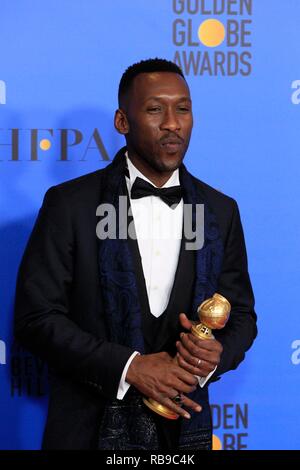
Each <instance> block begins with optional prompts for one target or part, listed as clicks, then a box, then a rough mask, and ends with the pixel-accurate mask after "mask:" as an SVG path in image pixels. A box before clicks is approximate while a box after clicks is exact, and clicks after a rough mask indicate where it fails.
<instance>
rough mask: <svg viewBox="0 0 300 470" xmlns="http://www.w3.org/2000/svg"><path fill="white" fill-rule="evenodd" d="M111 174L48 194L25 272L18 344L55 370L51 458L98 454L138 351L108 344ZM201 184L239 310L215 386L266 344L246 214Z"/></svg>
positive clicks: (47, 443)
mask: <svg viewBox="0 0 300 470" xmlns="http://www.w3.org/2000/svg"><path fill="white" fill-rule="evenodd" d="M125 150H126V149H122V150H121V151H120V152H121V153H122V154H124V152H125ZM120 152H119V154H120ZM106 174H107V169H106V168H105V169H103V170H98V171H96V172H93V173H90V174H87V175H84V176H81V177H79V178H76V179H74V180H71V181H68V182H65V183H63V184H60V185H57V186H55V187H52V188H50V189H49V190H48V191H47V193H46V195H45V198H44V201H43V205H42V207H41V209H40V211H39V215H38V218H37V221H36V223H35V226H34V229H33V231H32V234H31V236H30V239H29V242H28V245H27V247H26V250H25V253H24V256H23V259H22V262H21V266H20V269H19V275H18V280H17V289H16V299H15V322H14V329H15V336H16V338H17V339H18V341H19V342H20V343H21V344H22V345H23V346H24V347H25V348H27V349H28V350H30V351H31V352H32V353H34V354H37V355H38V356H39V357H41V358H43V359H44V360H45V361H47V363H48V366H49V371H50V374H49V381H50V397H49V410H48V418H47V424H46V428H45V433H44V441H43V447H44V448H45V449H46V448H50V449H51V448H52V449H53V448H54V449H60V448H61V449H92V448H95V447H96V446H97V437H98V429H99V423H100V421H101V416H102V413H103V409H104V406H105V403H106V400H107V399H111V398H115V397H116V395H117V390H118V385H119V381H120V377H121V375H122V371H123V368H124V366H125V364H126V362H127V360H128V359H129V357H130V355H131V354H132V352H133V350H132V349H130V348H128V347H125V346H122V345H119V344H113V343H111V342H109V341H108V331H107V325H106V324H105V318H104V315H103V309H104V304H103V299H102V293H101V287H100V284H99V264H98V263H99V261H98V243H97V237H96V225H97V223H98V221H99V218H97V217H96V208H97V207H98V205H99V204H100V202H101V201H100V196H99V195H100V189H101V184H102V182H103V181H105V178H106ZM197 184H198V185H200V186H201V190H202V192H203V193H204V194H205V197H206V200H207V203H208V204H209V205H210V207H211V208H212V210H213V211H214V213H215V216H216V218H217V222H218V224H219V230H220V234H221V237H222V241H223V245H224V259H223V266H222V273H221V275H220V278H219V285H218V292H219V293H221V294H222V295H224V296H225V297H226V298H228V299H229V300H230V302H231V305H232V311H231V317H230V320H229V322H228V324H227V326H226V327H225V328H224V329H223V330H220V331H218V332H217V335H216V336H217V339H218V340H219V341H220V342H221V343H222V345H223V347H224V351H223V354H222V358H221V363H220V365H219V366H218V369H217V371H216V372H215V374H214V380H215V379H216V378H217V377H218V376H220V375H221V374H223V373H224V372H226V371H228V370H230V369H234V368H236V367H237V366H238V364H239V363H240V362H241V361H242V360H243V359H244V355H245V351H246V350H247V349H249V347H250V346H251V344H252V342H253V339H254V338H255V336H256V315H255V312H254V297H253V292H252V288H251V283H250V279H249V275H248V268H247V255H246V249H245V243H244V236H243V230H242V226H241V221H240V216H239V211H238V206H237V204H236V202H235V201H234V200H233V199H232V198H230V197H228V196H226V195H224V194H222V193H220V192H219V191H217V190H215V189H213V188H212V187H210V186H208V185H207V184H205V183H203V182H202V181H199V180H197ZM100 262H101V260H100ZM178 313H179V312H178Z"/></svg>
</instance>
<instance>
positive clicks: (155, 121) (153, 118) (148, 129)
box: [124, 72, 193, 173]
mask: <svg viewBox="0 0 300 470" xmlns="http://www.w3.org/2000/svg"><path fill="white" fill-rule="evenodd" d="M124 111H125V113H126V116H127V121H128V125H129V130H128V133H126V141H127V146H128V150H129V154H130V155H132V156H133V157H134V158H135V159H138V160H139V161H141V160H143V164H146V165H147V166H149V167H151V169H152V170H154V171H156V172H159V173H162V172H170V171H174V170H175V169H176V168H178V167H179V165H180V164H181V162H182V160H183V158H184V155H185V152H186V150H187V148H188V145H189V141H190V136H191V131H192V126H193V116H192V103H191V98H190V92H189V88H188V86H187V84H186V82H185V80H184V79H183V78H182V77H181V76H180V75H178V74H176V73H171V72H154V73H141V74H139V75H138V76H137V77H135V79H134V82H133V84H132V88H131V90H130V92H129V97H128V103H127V106H126V109H125V110H124Z"/></svg>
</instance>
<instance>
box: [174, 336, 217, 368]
mask: <svg viewBox="0 0 300 470" xmlns="http://www.w3.org/2000/svg"><path fill="white" fill-rule="evenodd" d="M180 337H181V341H182V344H183V346H184V347H185V349H187V350H188V352H189V353H190V354H191V355H192V356H194V357H195V358H196V359H201V360H206V361H207V362H211V363H212V364H214V365H216V363H219V360H220V359H219V358H220V353H219V352H217V351H208V350H206V349H203V348H202V344H201V343H205V341H201V340H200V346H199V345H198V344H199V343H196V342H195V341H194V338H193V335H190V334H184V333H182V334H181V335H180ZM189 362H190V363H191V364H192V365H195V364H194V363H193V362H192V361H189Z"/></svg>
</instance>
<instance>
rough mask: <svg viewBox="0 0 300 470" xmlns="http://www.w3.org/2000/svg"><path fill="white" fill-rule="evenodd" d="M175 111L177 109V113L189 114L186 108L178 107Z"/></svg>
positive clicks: (188, 109)
mask: <svg viewBox="0 0 300 470" xmlns="http://www.w3.org/2000/svg"><path fill="white" fill-rule="evenodd" d="M177 109H178V111H180V112H181V113H189V112H190V108H189V107H187V106H179V107H178V108H177Z"/></svg>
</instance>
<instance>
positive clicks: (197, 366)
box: [176, 341, 219, 377]
mask: <svg viewBox="0 0 300 470" xmlns="http://www.w3.org/2000/svg"><path fill="white" fill-rule="evenodd" d="M176 347H177V350H178V352H179V356H177V361H178V364H179V365H180V367H183V368H184V369H185V370H188V372H191V373H192V374H194V375H198V376H200V377H201V376H204V377H206V375H208V374H209V373H210V372H211V371H213V370H214V368H215V367H216V365H218V364H219V360H217V359H216V361H213V362H210V361H207V360H206V359H204V358H203V356H202V358H201V357H199V356H198V357H196V356H193V355H191V354H190V353H189V351H188V350H187V349H185V348H184V346H183V344H182V343H180V341H178V342H177V343H176ZM183 361H184V362H183ZM186 363H187V364H188V365H189V366H192V368H188V367H186Z"/></svg>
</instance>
